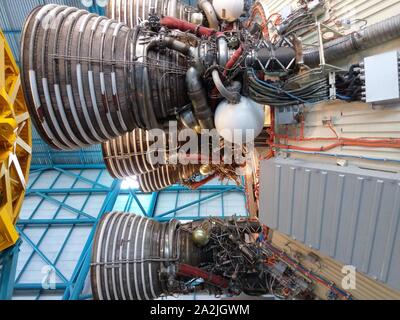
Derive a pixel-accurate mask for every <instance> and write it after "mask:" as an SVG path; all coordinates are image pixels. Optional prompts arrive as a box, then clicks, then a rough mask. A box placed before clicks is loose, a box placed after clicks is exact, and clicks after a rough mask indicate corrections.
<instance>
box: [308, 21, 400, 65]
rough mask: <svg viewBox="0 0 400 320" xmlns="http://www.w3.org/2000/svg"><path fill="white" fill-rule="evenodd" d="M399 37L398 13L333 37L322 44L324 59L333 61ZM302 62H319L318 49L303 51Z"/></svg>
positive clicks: (316, 63)
mask: <svg viewBox="0 0 400 320" xmlns="http://www.w3.org/2000/svg"><path fill="white" fill-rule="evenodd" d="M399 37H400V15H397V16H394V17H392V18H389V19H386V20H384V21H382V22H379V23H376V24H374V25H372V26H370V27H367V28H365V29H363V30H361V31H359V32H357V33H352V34H349V35H347V36H345V37H342V38H339V39H335V40H333V41H330V42H328V43H326V44H325V45H324V53H325V60H326V61H335V60H339V59H342V58H345V57H346V56H348V55H351V54H354V53H355V52H357V51H360V50H365V49H368V48H371V47H375V46H378V45H380V44H382V43H385V42H388V41H391V40H393V39H396V38H399ZM304 63H305V64H306V65H308V66H316V65H319V64H320V57H319V50H318V49H317V50H312V51H309V52H305V53H304Z"/></svg>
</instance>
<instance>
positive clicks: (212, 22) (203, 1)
mask: <svg viewBox="0 0 400 320" xmlns="http://www.w3.org/2000/svg"><path fill="white" fill-rule="evenodd" d="M198 6H199V8H200V9H201V10H203V11H204V14H205V15H206V17H207V21H208V25H209V27H210V28H211V29H214V30H218V29H219V22H218V18H217V14H216V13H215V10H214V7H213V5H212V4H211V3H210V1H208V0H199V2H198Z"/></svg>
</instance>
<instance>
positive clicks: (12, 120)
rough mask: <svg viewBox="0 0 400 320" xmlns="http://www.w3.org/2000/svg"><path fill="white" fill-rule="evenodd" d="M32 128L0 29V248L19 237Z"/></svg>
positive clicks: (20, 87) (17, 77)
mask: <svg viewBox="0 0 400 320" xmlns="http://www.w3.org/2000/svg"><path fill="white" fill-rule="evenodd" d="M31 155H32V132H31V121H30V117H29V113H28V109H27V106H26V103H25V99H24V95H23V92H22V86H21V78H20V72H19V69H18V66H17V64H16V62H15V59H14V57H13V55H12V52H11V49H10V47H9V46H8V44H7V40H6V38H5V36H4V34H3V33H2V32H1V30H0V251H2V250H4V249H6V248H8V247H10V246H12V245H13V244H14V243H15V242H16V241H17V240H18V238H19V235H18V233H17V231H16V229H15V224H16V222H17V220H18V216H19V212H20V210H21V207H22V202H23V199H24V196H25V189H26V184H27V181H28V175H29V167H30V163H31Z"/></svg>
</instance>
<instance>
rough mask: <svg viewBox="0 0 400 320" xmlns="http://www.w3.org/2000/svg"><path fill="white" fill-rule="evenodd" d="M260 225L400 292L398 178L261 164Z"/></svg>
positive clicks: (286, 162) (292, 163) (301, 164)
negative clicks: (285, 235)
mask: <svg viewBox="0 0 400 320" xmlns="http://www.w3.org/2000/svg"><path fill="white" fill-rule="evenodd" d="M260 177H261V180H260V192H261V194H263V195H264V196H263V197H261V200H260V219H261V221H262V222H263V223H265V224H266V225H267V226H269V227H270V228H272V229H277V230H279V231H280V232H283V233H285V234H287V235H289V236H290V237H292V238H293V239H295V240H298V241H300V242H302V243H304V244H306V245H307V246H309V247H310V248H313V249H316V250H319V251H320V252H322V253H323V254H325V255H326V256H330V257H332V258H333V259H335V260H338V261H341V262H342V263H344V264H348V265H353V266H355V267H357V270H359V271H361V272H363V273H365V274H367V275H369V276H370V277H372V278H374V279H377V280H380V281H381V282H383V283H386V284H388V285H389V286H391V287H392V288H395V289H397V290H400V276H399V272H398V271H399V265H400V223H399V221H400V174H395V173H389V172H384V173H383V172H376V171H371V170H363V169H360V168H357V167H339V166H333V165H324V164H321V163H312V162H308V161H301V160H292V159H279V158H278V159H271V160H268V161H262V163H261V171H260Z"/></svg>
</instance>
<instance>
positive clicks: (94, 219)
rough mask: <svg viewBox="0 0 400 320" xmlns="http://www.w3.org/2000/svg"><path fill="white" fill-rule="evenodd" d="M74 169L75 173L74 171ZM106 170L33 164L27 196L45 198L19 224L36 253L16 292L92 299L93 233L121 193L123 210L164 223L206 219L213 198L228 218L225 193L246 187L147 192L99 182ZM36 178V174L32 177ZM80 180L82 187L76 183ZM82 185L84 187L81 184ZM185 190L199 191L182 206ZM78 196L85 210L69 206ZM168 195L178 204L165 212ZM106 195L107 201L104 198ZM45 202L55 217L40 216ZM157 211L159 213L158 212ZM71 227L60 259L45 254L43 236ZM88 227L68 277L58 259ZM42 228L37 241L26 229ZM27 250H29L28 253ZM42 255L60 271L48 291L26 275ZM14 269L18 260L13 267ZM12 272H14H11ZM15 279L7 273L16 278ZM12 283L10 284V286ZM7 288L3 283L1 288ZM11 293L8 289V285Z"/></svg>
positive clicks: (17, 280)
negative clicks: (93, 207)
mask: <svg viewBox="0 0 400 320" xmlns="http://www.w3.org/2000/svg"><path fill="white" fill-rule="evenodd" d="M72 170H73V171H72ZM87 170H92V171H93V170H98V172H99V173H98V175H97V178H96V179H89V178H86V177H84V176H83V173H84V172H87ZM49 172H51V173H52V175H53V176H54V177H55V178H54V180H53V181H52V182H51V183H50V182H49V184H48V185H47V186H46V187H45V188H42V187H35V185H36V182H37V181H39V180H43V179H44V177H45V176H44V175H45V174H46V173H49ZM96 172H97V171H96ZM105 172H106V170H105V168H104V165H57V166H37V165H35V166H32V170H31V176H32V177H31V181H30V184H29V186H30V187H29V188H28V189H27V191H26V200H25V201H29V199H30V197H35V198H36V199H40V200H39V202H38V203H37V204H36V207H35V208H34V209H33V210H32V212H31V214H30V215H29V216H28V217H23V218H21V219H20V220H19V221H18V223H17V227H18V230H19V232H20V234H21V239H22V241H23V242H25V244H28V245H29V246H30V247H31V248H32V252H31V253H29V254H27V257H25V259H24V260H25V261H26V262H25V264H24V265H23V266H22V268H20V270H19V272H18V274H17V275H16V277H15V285H14V286H13V287H14V293H18V292H22V291H29V290H35V291H37V296H36V298H40V296H41V294H46V293H49V292H50V291H51V290H53V291H54V290H56V291H58V292H61V293H62V298H63V299H67V300H77V299H88V298H91V297H90V296H88V295H82V290H83V288H84V286H85V281H86V279H87V277H88V273H89V269H90V255H91V250H92V242H93V237H94V232H95V228H96V226H97V223H98V222H99V220H100V219H101V217H102V216H103V215H104V214H105V213H107V212H110V211H113V210H115V205H116V202H117V200H118V199H121V198H120V197H123V198H124V199H126V203H125V204H124V207H123V210H124V211H126V212H132V211H135V213H137V214H142V215H145V216H148V217H152V218H154V219H157V220H159V221H168V220H170V219H172V218H177V219H179V220H195V219H198V218H201V217H202V216H201V208H200V206H201V204H202V203H204V202H206V201H211V200H213V199H218V198H220V199H221V209H220V211H219V216H222V217H223V216H224V215H225V212H224V194H226V193H232V192H233V193H243V189H242V187H239V186H236V185H205V186H202V187H201V188H199V189H198V190H196V191H193V190H190V189H188V188H186V187H184V186H172V187H169V188H167V189H165V190H162V191H159V192H155V193H152V194H145V193H143V192H142V191H140V190H138V189H121V182H120V181H117V180H114V181H112V183H111V184H109V185H106V184H103V183H101V182H99V178H100V177H101V176H102V174H106V173H105ZM33 176H34V177H33ZM66 177H68V178H69V179H73V184H72V185H71V186H68V187H67V188H65V187H61V188H59V187H56V186H57V185H62V183H61V184H60V183H59V181H60V179H61V178H63V179H65V178H66ZM78 183H80V185H79V187H77V184H78ZM82 185H83V186H82ZM185 193H192V194H193V193H194V194H195V195H196V200H194V201H190V202H188V203H184V204H180V205H178V203H179V201H178V199H179V196H180V195H183V194H185ZM75 195H83V196H86V200H85V201H84V203H83V204H82V206H81V208H77V207H74V206H72V205H71V204H67V203H66V202H67V199H68V197H71V196H75ZM93 195H94V196H98V195H102V196H103V198H104V201H103V204H102V207H101V209H100V212H99V214H98V215H97V216H93V213H91V214H90V213H88V212H85V209H84V208H85V206H86V204H87V202H88V201H89V198H90V196H93ZM163 195H168V196H169V197H171V196H172V197H174V196H175V205H174V207H173V209H170V210H166V211H165V212H160V210H157V203H158V201H159V199H160V196H163ZM103 198H102V199H103ZM144 198H146V202H145V203H143V202H142V200H141V199H144ZM43 203H49V204H52V205H53V206H54V207H55V208H56V209H55V211H54V213H53V215H52V216H51V217H46V218H43V217H41V216H40V215H39V216H38V214H37V212H38V210H39V208H40V207H41V206H42V204H43ZM187 208H190V209H192V210H191V212H193V213H196V214H195V215H192V216H182V215H179V211H180V210H183V209H187ZM61 211H64V212H68V213H69V214H70V215H72V216H71V217H68V218H65V217H59V215H60V212H61ZM156 211H157V212H156ZM57 226H59V227H70V229H69V231H68V233H67V235H66V237H65V238H64V240H63V241H64V242H63V244H62V245H61V247H60V249H59V252H58V253H57V254H56V256H55V257H52V258H50V257H48V256H46V253H45V252H44V251H43V250H42V249H41V245H42V243H43V240H44V239H45V238H46V234H47V233H48V231H49V229H50V228H52V227H57ZM80 226H83V227H87V228H90V233H89V236H88V238H87V239H86V242H84V244H83V249H82V252H81V254H80V257H79V259H78V261H77V262H76V265H75V266H74V270H73V272H72V274H71V275H70V276H66V275H65V274H64V273H63V272H62V270H60V268H59V267H57V263H58V262H59V259H60V256H61V254H62V252H63V251H64V249H65V248H66V246H67V242H68V240H69V239H70V237H71V234H72V232H73V229H74V228H76V227H80ZM35 227H42V228H44V232H43V234H42V235H41V236H40V237H39V238H38V239H36V240H35V241H34V240H33V239H31V238H30V237H29V234H28V232H27V231H29V230H30V229H29V228H35ZM24 254H25V253H24ZM35 255H36V256H39V257H40V259H41V260H42V261H43V264H45V265H48V266H50V267H51V268H52V269H53V270H54V272H55V274H56V275H57V282H56V283H55V286H54V287H53V288H52V289H43V286H42V283H37V282H35V283H27V282H23V280H22V278H23V275H24V274H25V273H26V272H28V271H27V266H28V265H29V263H30V262H31V260H32V258H33V257H34V256H35ZM13 267H14V272H15V264H14V265H13ZM9 274H10V275H11V273H9ZM12 278H13V277H11V278H10V277H8V279H12ZM10 285H11V284H10V283H8V284H7V288H10ZM1 288H2V290H3V285H2V286H1ZM8 292H9V289H8Z"/></svg>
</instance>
